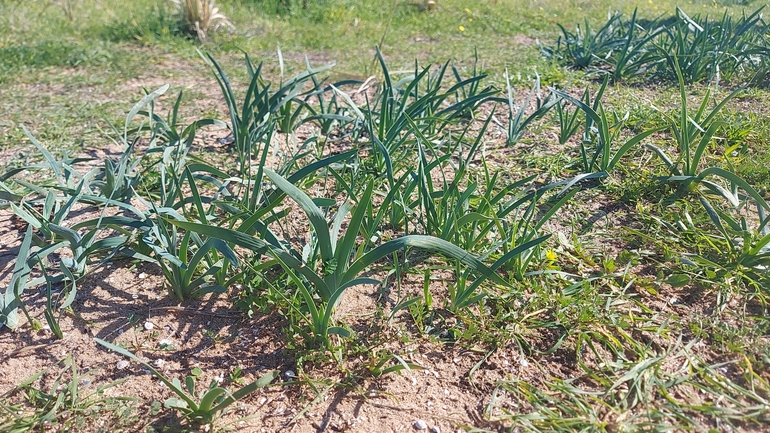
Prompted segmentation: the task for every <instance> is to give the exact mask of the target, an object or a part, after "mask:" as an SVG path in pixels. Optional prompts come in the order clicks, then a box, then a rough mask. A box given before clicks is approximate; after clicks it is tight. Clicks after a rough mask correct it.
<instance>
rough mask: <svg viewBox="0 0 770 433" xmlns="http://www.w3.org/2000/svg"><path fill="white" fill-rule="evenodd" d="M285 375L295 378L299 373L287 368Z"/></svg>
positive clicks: (288, 377)
mask: <svg viewBox="0 0 770 433" xmlns="http://www.w3.org/2000/svg"><path fill="white" fill-rule="evenodd" d="M283 375H284V376H286V378H287V379H294V378H295V377H297V375H296V374H295V373H294V371H292V370H286V373H284V374H283Z"/></svg>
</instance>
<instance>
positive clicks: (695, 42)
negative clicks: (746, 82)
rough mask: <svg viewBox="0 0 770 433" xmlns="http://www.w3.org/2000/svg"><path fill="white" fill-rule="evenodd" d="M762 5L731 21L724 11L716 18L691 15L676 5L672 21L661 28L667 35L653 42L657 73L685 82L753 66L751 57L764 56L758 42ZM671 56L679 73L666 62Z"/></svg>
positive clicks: (716, 77)
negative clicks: (654, 44)
mask: <svg viewBox="0 0 770 433" xmlns="http://www.w3.org/2000/svg"><path fill="white" fill-rule="evenodd" d="M763 8H764V7H761V8H759V9H757V10H756V11H754V12H753V13H752V14H751V15H749V16H748V17H747V16H746V15H742V16H741V18H740V19H738V20H737V21H735V22H734V21H733V19H732V17H730V16H729V15H728V14H727V13H725V14H724V15H723V16H722V19H721V20H718V21H717V20H710V19H709V18H708V16H706V17H704V18H701V17H699V16H693V17H692V18H691V17H689V16H688V15H687V14H685V13H684V11H682V9H680V8H678V7H677V9H676V17H677V21H676V23H675V24H674V25H673V26H670V27H668V28H666V29H665V34H666V35H667V36H668V37H667V38H665V39H662V40H660V41H658V42H657V49H658V51H659V52H658V54H657V56H656V57H657V58H658V59H659V61H658V62H657V64H658V65H659V68H658V74H661V75H667V76H669V77H671V78H672V79H677V80H678V77H679V75H678V74H681V75H682V78H683V79H684V80H685V82H688V83H693V82H698V81H701V80H704V79H705V80H714V81H716V82H719V81H720V80H722V79H728V80H729V79H730V77H732V76H733V75H734V74H735V73H736V72H739V71H740V70H741V69H743V68H750V69H751V68H753V67H754V65H753V63H754V60H753V58H754V57H758V56H759V57H762V56H765V55H767V50H766V48H764V47H762V46H761V43H760V40H761V38H762V31H761V28H762V24H763V21H762V14H761V12H762V9H763ZM671 56H673V57H676V61H677V63H678V64H679V67H680V72H679V73H677V72H676V71H674V70H672V68H670V64H671V61H670V60H669V61H666V59H667V58H668V57H671ZM672 73H673V74H672Z"/></svg>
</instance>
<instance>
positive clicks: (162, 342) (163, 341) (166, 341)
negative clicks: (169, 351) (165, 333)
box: [158, 338, 172, 347]
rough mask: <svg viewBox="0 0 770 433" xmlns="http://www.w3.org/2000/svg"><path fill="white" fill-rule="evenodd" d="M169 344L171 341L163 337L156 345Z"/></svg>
mask: <svg viewBox="0 0 770 433" xmlns="http://www.w3.org/2000/svg"><path fill="white" fill-rule="evenodd" d="M171 344H172V342H171V340H170V339H168V338H164V339H162V340H160V341H158V345H160V346H161V347H163V346H171Z"/></svg>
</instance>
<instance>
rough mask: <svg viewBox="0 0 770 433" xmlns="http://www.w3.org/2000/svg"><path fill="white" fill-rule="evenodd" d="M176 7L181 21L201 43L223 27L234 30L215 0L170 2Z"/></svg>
mask: <svg viewBox="0 0 770 433" xmlns="http://www.w3.org/2000/svg"><path fill="white" fill-rule="evenodd" d="M170 1H171V3H173V4H174V6H176V8H177V11H178V12H179V15H180V21H181V22H182V23H183V25H184V28H185V30H186V31H187V33H189V34H190V35H194V36H196V37H197V38H198V40H200V41H201V42H203V41H205V40H206V38H207V37H208V34H209V32H211V31H216V30H218V29H220V28H222V27H230V28H234V27H233V25H232V23H230V21H228V20H227V17H226V16H225V15H224V14H222V13H220V12H219V8H218V7H217V6H216V1H215V0H170Z"/></svg>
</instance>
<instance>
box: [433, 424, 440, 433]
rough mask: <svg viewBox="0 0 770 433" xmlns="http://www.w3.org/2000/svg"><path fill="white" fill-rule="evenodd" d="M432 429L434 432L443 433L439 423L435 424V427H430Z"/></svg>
mask: <svg viewBox="0 0 770 433" xmlns="http://www.w3.org/2000/svg"><path fill="white" fill-rule="evenodd" d="M430 431H431V432H432V433H441V429H440V428H438V426H437V425H434V426H433V427H431V428H430Z"/></svg>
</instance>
